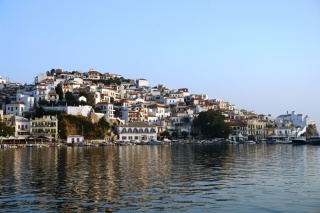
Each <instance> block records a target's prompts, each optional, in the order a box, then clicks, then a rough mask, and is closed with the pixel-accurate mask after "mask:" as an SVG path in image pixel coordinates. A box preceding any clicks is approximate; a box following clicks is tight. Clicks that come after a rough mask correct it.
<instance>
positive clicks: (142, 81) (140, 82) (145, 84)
mask: <svg viewBox="0 0 320 213" xmlns="http://www.w3.org/2000/svg"><path fill="white" fill-rule="evenodd" d="M137 85H138V87H148V86H149V81H148V80H146V79H143V78H140V79H138V80H137Z"/></svg>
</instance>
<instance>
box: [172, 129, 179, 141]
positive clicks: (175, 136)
mask: <svg viewBox="0 0 320 213" xmlns="http://www.w3.org/2000/svg"><path fill="white" fill-rule="evenodd" d="M171 136H172V137H173V138H175V139H178V137H179V132H178V131H177V130H176V131H174V132H172V133H171Z"/></svg>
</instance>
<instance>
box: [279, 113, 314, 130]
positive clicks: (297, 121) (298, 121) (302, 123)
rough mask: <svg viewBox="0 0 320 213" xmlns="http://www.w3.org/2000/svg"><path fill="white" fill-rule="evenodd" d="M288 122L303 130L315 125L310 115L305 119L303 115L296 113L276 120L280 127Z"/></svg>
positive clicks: (281, 116)
mask: <svg viewBox="0 0 320 213" xmlns="http://www.w3.org/2000/svg"><path fill="white" fill-rule="evenodd" d="M288 122H291V123H292V124H293V125H294V126H295V127H301V128H302V129H303V128H304V127H307V126H309V125H313V124H315V121H313V120H312V119H311V118H310V117H309V116H308V115H306V116H304V117H303V116H302V114H297V113H296V112H295V111H292V113H291V114H288V113H287V114H285V115H280V116H278V117H277V118H276V120H275V123H276V124H277V125H278V126H283V125H282V124H285V123H288Z"/></svg>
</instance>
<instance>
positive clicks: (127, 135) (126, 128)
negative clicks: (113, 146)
mask: <svg viewBox="0 0 320 213" xmlns="http://www.w3.org/2000/svg"><path fill="white" fill-rule="evenodd" d="M118 134H119V140H121V141H131V140H136V141H142V140H144V141H150V140H152V139H157V127H156V126H154V125H149V124H148V123H145V122H135V123H129V124H126V125H121V126H119V127H118Z"/></svg>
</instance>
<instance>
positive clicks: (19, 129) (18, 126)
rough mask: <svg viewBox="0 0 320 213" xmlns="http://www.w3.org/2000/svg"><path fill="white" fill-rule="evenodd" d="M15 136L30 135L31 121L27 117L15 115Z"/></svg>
mask: <svg viewBox="0 0 320 213" xmlns="http://www.w3.org/2000/svg"><path fill="white" fill-rule="evenodd" d="M14 135H15V136H20V137H24V138H26V137H28V136H29V135H30V121H29V120H28V119H27V118H23V117H20V116H15V133H14Z"/></svg>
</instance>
